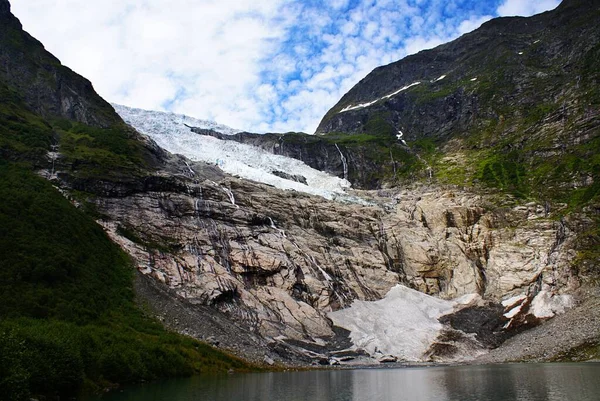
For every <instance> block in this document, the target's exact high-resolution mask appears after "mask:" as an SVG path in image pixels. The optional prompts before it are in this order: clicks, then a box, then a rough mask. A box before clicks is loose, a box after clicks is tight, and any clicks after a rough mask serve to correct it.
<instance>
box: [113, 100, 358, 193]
mask: <svg viewBox="0 0 600 401" xmlns="http://www.w3.org/2000/svg"><path fill="white" fill-rule="evenodd" d="M113 107H114V108H115V110H116V111H117V113H119V115H120V116H121V117H122V118H123V120H125V121H126V122H127V123H128V124H131V125H132V126H133V127H134V128H136V129H137V130H138V131H140V132H141V133H143V134H145V135H148V136H149V137H150V138H152V139H153V140H154V141H156V143H157V144H158V145H159V146H161V147H163V148H164V149H166V150H168V151H169V152H171V153H179V154H182V155H184V156H186V157H188V158H190V159H191V160H194V161H202V162H206V163H212V164H215V165H217V166H219V167H220V168H221V169H222V170H223V171H225V172H226V173H229V174H231V175H235V176H238V177H241V178H246V179H249V180H253V181H258V182H263V183H265V184H269V185H273V186H275V187H277V188H281V189H293V190H296V191H300V192H306V193H309V194H313V195H319V196H322V197H324V198H327V199H334V198H335V199H338V200H341V201H344V200H347V201H350V202H351V201H353V200H354V198H351V197H347V196H345V195H344V189H346V188H350V183H349V182H348V181H347V180H345V179H341V178H338V177H335V176H332V175H329V174H327V173H324V172H321V171H319V170H316V169H313V168H311V167H309V166H308V165H306V164H305V163H303V162H302V161H300V160H296V159H292V158H289V157H285V156H280V155H273V154H271V153H269V152H267V151H264V150H262V149H260V148H258V147H256V146H251V145H245V144H241V143H238V142H234V141H224V140H221V139H217V138H214V137H211V136H206V135H198V134H195V133H193V132H192V131H191V129H190V127H189V126H194V127H199V128H209V129H214V130H215V131H219V132H222V133H224V134H234V133H236V132H238V131H237V130H234V129H232V128H229V127H226V126H224V125H219V124H216V123H214V122H210V121H204V120H197V119H194V118H191V117H187V116H183V115H179V114H173V113H163V112H158V111H147V110H141V109H133V108H129V107H125V106H120V105H115V104H113ZM275 170H277V171H283V172H285V173H288V174H290V175H296V174H299V175H302V176H304V177H305V178H306V181H307V183H308V185H305V184H302V183H300V182H296V181H291V180H286V179H284V178H281V177H278V176H276V175H274V174H272V172H273V171H275ZM192 172H193V170H192V169H191V168H190V173H192ZM230 198H231V197H230ZM234 202H235V201H234V200H232V203H234Z"/></svg>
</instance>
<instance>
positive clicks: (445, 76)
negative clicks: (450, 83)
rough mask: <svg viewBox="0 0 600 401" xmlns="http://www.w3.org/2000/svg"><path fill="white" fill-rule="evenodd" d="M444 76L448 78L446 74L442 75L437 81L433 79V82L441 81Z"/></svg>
mask: <svg viewBox="0 0 600 401" xmlns="http://www.w3.org/2000/svg"><path fill="white" fill-rule="evenodd" d="M444 78H446V76H445V75H442V76H441V77H439V78H438V79H436V80H435V81H433V82H437V81H441V80H442V79H444Z"/></svg>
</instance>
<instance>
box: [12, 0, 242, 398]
mask: <svg viewBox="0 0 600 401" xmlns="http://www.w3.org/2000/svg"><path fill="white" fill-rule="evenodd" d="M0 63H1V65H2V68H0V70H1V71H0V195H1V198H2V202H1V204H0V277H1V278H2V280H1V283H0V305H1V306H0V319H1V320H0V399H2V400H11V401H12V400H28V399H30V398H31V397H32V396H45V397H50V398H51V399H55V398H57V397H61V398H62V397H65V396H75V395H77V394H78V393H79V392H80V391H82V390H84V389H87V390H88V391H89V390H93V389H99V388H103V387H106V386H108V385H114V384H118V383H127V382H134V381H139V380H147V379H153V378H158V377H165V376H177V375H189V374H192V373H195V372H201V371H212V372H217V371H220V372H225V371H227V370H228V369H230V368H236V369H249V368H251V367H250V366H249V365H248V364H246V363H245V362H242V361H240V360H238V359H236V358H233V357H231V356H228V355H225V354H223V353H221V352H219V351H217V350H214V349H213V348H211V347H210V346H208V345H206V344H202V343H199V342H197V341H195V340H192V339H190V338H185V337H181V336H179V335H177V334H174V333H170V332H167V331H165V330H164V328H163V327H162V326H161V325H160V324H159V323H157V322H156V321H155V320H153V319H151V318H148V317H147V316H146V315H145V314H144V313H143V312H142V311H141V310H140V309H138V307H137V306H136V304H135V299H134V293H133V276H134V270H133V269H132V263H131V260H130V259H129V257H128V256H127V255H126V254H125V253H124V252H123V251H122V250H120V249H119V247H118V246H116V245H115V244H114V243H112V242H111V241H110V240H109V238H108V237H107V236H106V234H105V233H104V232H103V230H102V228H101V227H100V226H98V224H97V223H96V222H95V221H94V218H98V214H97V212H96V211H95V210H94V209H93V208H92V207H91V206H90V204H89V203H87V202H86V201H85V199H86V197H87V196H89V194H84V193H81V192H78V191H70V192H69V193H67V191H68V190H70V189H71V188H69V187H67V186H64V185H63V184H61V183H64V182H69V183H74V184H77V185H79V186H80V187H82V188H83V187H85V184H86V183H88V184H90V183H92V182H94V186H102V185H104V186H106V185H109V184H108V183H110V182H111V180H112V181H114V180H129V181H131V180H133V179H135V178H139V177H142V176H145V175H147V174H150V173H151V172H152V171H154V170H155V169H156V168H157V167H158V166H160V165H161V163H164V160H165V157H166V153H165V152H164V151H162V150H160V149H158V148H157V147H156V146H155V145H152V144H151V143H150V142H148V141H147V140H143V139H142V137H141V136H140V135H139V134H138V133H137V132H135V131H134V130H133V129H131V128H130V127H128V126H126V125H125V123H123V121H122V120H121V119H120V118H119V117H118V115H117V114H116V113H115V112H114V110H113V109H112V107H111V106H110V105H109V104H108V103H106V102H105V101H104V100H102V99H101V98H100V97H99V96H98V95H97V94H96V93H95V92H94V90H93V88H92V86H91V84H90V83H89V82H88V81H87V80H85V79H84V78H81V77H80V76H78V75H77V74H75V73H73V72H72V71H70V70H69V69H68V68H66V67H63V66H61V65H60V63H59V61H58V60H57V59H56V58H54V57H53V56H52V55H50V54H49V53H47V52H46V51H45V50H44V49H43V47H42V45H41V44H40V43H39V42H37V41H36V40H35V39H33V38H31V37H30V36H29V35H28V34H27V33H25V32H23V31H22V29H21V25H20V23H19V21H18V20H17V19H16V18H15V17H14V16H13V15H12V14H11V13H10V5H9V3H8V1H6V0H0ZM36 173H37V174H36ZM39 175H43V176H45V177H47V178H50V179H52V180H53V182H52V183H51V182H48V181H47V180H45V179H44V178H42V177H40V176H39ZM59 177H60V178H59ZM59 180H64V181H59ZM59 185H63V188H62V189H60V190H59V189H58V188H57V187H58V186H59ZM67 198H68V199H67ZM76 198H77V200H76ZM92 216H93V217H92Z"/></svg>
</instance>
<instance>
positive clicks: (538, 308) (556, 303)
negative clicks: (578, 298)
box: [529, 291, 575, 319]
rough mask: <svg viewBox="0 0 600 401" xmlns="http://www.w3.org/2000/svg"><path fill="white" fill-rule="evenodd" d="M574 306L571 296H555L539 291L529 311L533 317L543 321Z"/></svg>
mask: <svg viewBox="0 0 600 401" xmlns="http://www.w3.org/2000/svg"><path fill="white" fill-rule="evenodd" d="M574 305H575V301H574V299H573V296H571V295H555V294H552V293H551V292H549V291H540V292H539V293H538V294H537V295H536V296H535V298H533V301H532V302H531V306H530V308H529V310H530V311H531V313H533V315H534V316H535V317H538V318H542V319H544V318H551V317H553V316H554V315H557V314H560V313H564V312H565V310H567V309H569V308H572V307H573V306H574Z"/></svg>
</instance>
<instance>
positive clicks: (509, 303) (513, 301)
mask: <svg viewBox="0 0 600 401" xmlns="http://www.w3.org/2000/svg"><path fill="white" fill-rule="evenodd" d="M526 299H527V295H525V294H521V295H516V296H514V297H511V298H508V299H505V300H504V301H502V306H504V307H505V308H508V307H509V306H513V305H516V304H520V303H523V301H525V300H526Z"/></svg>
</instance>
